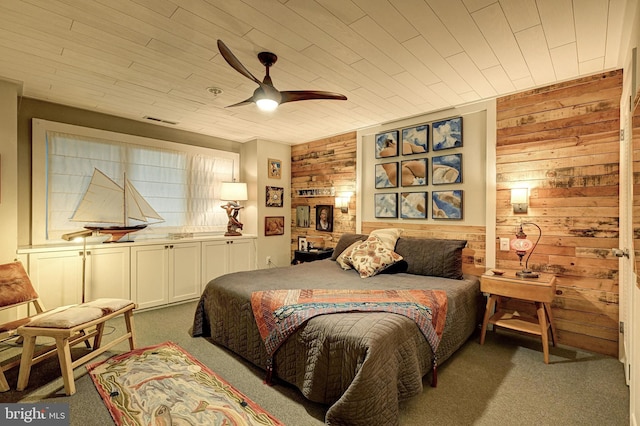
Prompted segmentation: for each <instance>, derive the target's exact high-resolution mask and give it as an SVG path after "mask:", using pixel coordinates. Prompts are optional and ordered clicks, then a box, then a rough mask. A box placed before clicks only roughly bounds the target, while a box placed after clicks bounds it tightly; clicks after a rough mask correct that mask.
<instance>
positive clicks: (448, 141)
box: [431, 117, 462, 151]
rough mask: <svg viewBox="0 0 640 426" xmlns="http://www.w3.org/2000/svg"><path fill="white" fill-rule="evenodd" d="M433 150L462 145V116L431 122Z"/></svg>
mask: <svg viewBox="0 0 640 426" xmlns="http://www.w3.org/2000/svg"><path fill="white" fill-rule="evenodd" d="M431 129H432V132H431V143H432V144H433V150H434V151H440V150H443V149H451V148H459V147H461V146H462V117H456V118H449V119H446V120H442V121H436V122H435V123H433V124H431Z"/></svg>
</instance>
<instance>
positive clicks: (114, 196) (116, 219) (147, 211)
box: [71, 169, 164, 226]
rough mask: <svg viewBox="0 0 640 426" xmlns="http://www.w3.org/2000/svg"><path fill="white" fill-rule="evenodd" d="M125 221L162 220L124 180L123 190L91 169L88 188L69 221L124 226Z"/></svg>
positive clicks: (100, 173) (106, 177)
mask: <svg viewBox="0 0 640 426" xmlns="http://www.w3.org/2000/svg"><path fill="white" fill-rule="evenodd" d="M128 219H134V220H138V221H140V222H148V221H149V219H157V220H159V221H163V220H164V219H162V217H161V216H160V215H159V214H158V213H157V212H156V211H155V210H154V209H153V207H151V205H150V204H149V203H148V202H147V200H145V199H144V198H143V197H142V195H140V193H139V192H138V191H137V190H136V189H135V187H134V186H133V185H132V184H131V182H129V180H128V179H125V187H124V188H123V187H121V186H120V185H118V184H117V183H116V182H114V181H113V180H112V179H111V178H109V177H108V176H107V175H105V174H104V173H103V172H101V171H100V170H98V169H94V170H93V176H92V177H91V182H90V183H89V187H88V188H87V191H86V192H85V194H84V196H83V197H82V200H81V202H80V205H79V206H78V208H77V209H76V211H75V213H74V214H73V216H72V217H71V220H73V221H76V222H91V223H115V224H120V225H123V226H127V222H128Z"/></svg>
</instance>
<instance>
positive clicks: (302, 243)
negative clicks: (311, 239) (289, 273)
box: [298, 236, 307, 251]
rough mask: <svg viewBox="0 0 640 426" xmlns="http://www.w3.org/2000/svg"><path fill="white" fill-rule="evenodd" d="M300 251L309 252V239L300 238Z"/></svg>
mask: <svg viewBox="0 0 640 426" xmlns="http://www.w3.org/2000/svg"><path fill="white" fill-rule="evenodd" d="M298 251H307V237H306V236H305V237H302V236H299V237H298Z"/></svg>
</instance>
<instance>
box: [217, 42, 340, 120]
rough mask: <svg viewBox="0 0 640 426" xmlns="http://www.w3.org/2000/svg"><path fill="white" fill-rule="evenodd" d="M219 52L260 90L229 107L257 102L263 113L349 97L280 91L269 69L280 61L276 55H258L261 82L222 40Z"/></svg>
mask: <svg viewBox="0 0 640 426" xmlns="http://www.w3.org/2000/svg"><path fill="white" fill-rule="evenodd" d="M218 50H219V51H220V54H221V55H222V57H223V58H224V60H225V61H227V63H228V64H229V65H231V68H233V69H234V70H236V71H238V72H239V73H240V74H242V75H243V76H245V77H247V78H248V79H249V80H252V81H253V82H254V83H257V84H258V88H257V89H256V90H255V91H254V92H253V95H252V96H251V97H250V98H248V99H245V100H244V101H241V102H238V103H236V104H233V105H229V106H230V107H234V106H241V105H246V104H250V103H253V102H255V103H256V105H257V106H258V109H260V110H261V111H274V110H275V109H276V108H278V105H280V104H283V103H285V102H295V101H304V100H307V99H331V100H340V101H346V100H347V97H346V96H344V95H341V94H340V93H334V92H323V91H320V90H295V91H282V92H281V91H279V90H278V89H276V88H275V87H274V86H273V82H272V81H271V77H270V76H269V68H270V67H271V66H272V65H273V64H275V63H276V61H277V60H278V57H277V56H276V54H275V53H271V52H260V53H258V60H259V61H260V63H261V64H262V65H264V67H265V76H264V79H263V80H262V81H260V80H258V79H257V78H256V77H254V75H253V74H251V73H250V72H249V70H247V68H245V66H244V65H242V63H241V62H240V61H239V60H238V58H236V57H235V56H234V54H233V53H231V50H230V49H229V48H228V47H227V46H226V45H225V44H224V43H223V42H222V40H218Z"/></svg>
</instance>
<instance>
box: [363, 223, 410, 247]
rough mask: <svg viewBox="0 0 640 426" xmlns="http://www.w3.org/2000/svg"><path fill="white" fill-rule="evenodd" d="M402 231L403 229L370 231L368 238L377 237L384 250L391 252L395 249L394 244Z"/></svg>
mask: <svg viewBox="0 0 640 426" xmlns="http://www.w3.org/2000/svg"><path fill="white" fill-rule="evenodd" d="M402 231H404V229H401V228H385V229H376V230H375V231H371V233H370V234H369V237H371V236H376V237H378V239H380V241H381V242H382V244H384V246H385V247H386V248H388V249H389V250H391V251H393V250H395V249H396V242H397V241H398V238H400V235H401V234H402Z"/></svg>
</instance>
